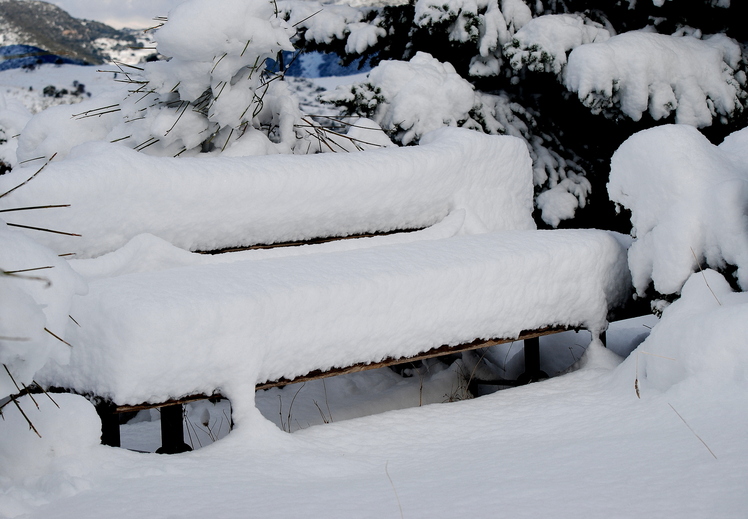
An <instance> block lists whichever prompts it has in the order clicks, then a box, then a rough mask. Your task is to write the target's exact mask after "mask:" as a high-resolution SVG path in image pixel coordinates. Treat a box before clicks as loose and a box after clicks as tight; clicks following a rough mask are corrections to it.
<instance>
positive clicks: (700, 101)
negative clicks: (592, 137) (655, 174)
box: [564, 31, 745, 127]
mask: <svg viewBox="0 0 748 519" xmlns="http://www.w3.org/2000/svg"><path fill="white" fill-rule="evenodd" d="M740 57H741V52H740V46H739V45H738V44H737V42H735V41H734V40H731V39H730V38H728V37H726V36H724V35H722V34H717V35H714V36H711V37H709V38H706V39H704V40H699V39H696V38H694V37H692V36H680V37H678V36H667V35H663V34H655V33H650V32H644V31H632V32H627V33H624V34H619V35H618V36H614V37H612V38H610V39H609V40H608V41H606V42H604V43H590V44H588V45H582V46H580V47H577V48H576V49H574V50H573V51H572V52H571V54H570V55H569V62H568V65H567V67H566V70H565V78H564V81H565V84H566V87H567V88H568V89H569V90H571V91H572V92H576V93H577V94H578V95H579V99H580V100H581V101H582V102H583V103H584V104H585V105H587V106H589V107H590V108H591V109H592V110H593V111H594V112H600V111H602V110H606V109H608V108H610V107H612V106H614V105H615V106H618V107H619V108H620V110H621V111H622V112H623V113H624V114H626V115H627V116H629V117H631V118H632V119H633V120H635V121H638V120H639V119H641V117H642V115H643V114H644V112H647V111H648V112H649V114H650V115H651V116H652V118H653V119H655V120H657V119H662V118H666V117H668V116H669V115H670V114H671V113H672V112H675V121H676V122H677V123H683V124H690V125H693V126H697V127H702V126H709V125H710V124H711V123H712V119H713V118H714V117H715V116H717V115H721V116H726V115H731V114H732V113H733V111H735V110H736V109H737V108H738V107H739V106H740V98H744V97H745V84H744V82H745V78H744V75H742V73H739V74H736V71H737V69H738V65H739V62H740ZM738 76H739V77H738ZM739 78H742V81H743V84H741V82H740V81H739V80H738V79H739Z"/></svg>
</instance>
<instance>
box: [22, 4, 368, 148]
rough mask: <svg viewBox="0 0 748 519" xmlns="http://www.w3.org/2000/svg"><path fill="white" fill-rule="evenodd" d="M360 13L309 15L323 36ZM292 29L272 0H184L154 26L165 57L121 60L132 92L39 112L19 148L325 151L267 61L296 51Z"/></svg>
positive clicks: (335, 11)
mask: <svg viewBox="0 0 748 519" xmlns="http://www.w3.org/2000/svg"><path fill="white" fill-rule="evenodd" d="M306 7H308V8H309V7H313V6H310V5H307V6H306ZM305 13H306V11H305ZM340 13H342V14H340ZM346 13H347V14H351V15H352V16H353V18H351V19H350V20H348V19H347V18H345V16H344V15H345V14H346ZM310 14H311V13H310ZM341 17H342V18H341ZM358 18H359V14H358V11H356V10H355V9H353V8H343V7H340V8H334V7H330V8H325V10H324V12H323V13H319V14H318V15H317V16H312V17H311V18H309V19H308V20H306V21H305V22H304V23H306V24H307V25H308V26H309V28H308V29H307V32H308V31H309V30H312V33H309V34H316V35H318V36H319V37H320V38H321V39H322V41H325V37H326V35H327V34H328V33H329V32H330V31H331V32H332V33H333V34H337V35H338V36H340V34H338V33H337V32H336V31H337V28H339V27H338V26H339V24H338V23H337V22H338V21H339V19H340V20H348V21H351V20H354V19H356V20H357V19H358ZM312 20H314V22H312ZM343 26H345V24H343ZM295 32H296V29H294V28H293V27H292V26H291V24H289V23H288V22H286V21H285V20H284V19H283V18H282V16H281V13H280V12H278V11H277V9H276V7H275V6H274V4H273V3H272V2H265V1H262V0H252V1H249V2H245V1H240V0H227V1H225V2H223V3H222V4H221V8H220V9H216V7H215V5H214V4H213V2H210V1H208V0H189V1H187V2H184V3H182V4H180V5H178V6H177V7H176V8H174V9H173V10H172V11H171V13H170V14H169V20H168V21H167V22H166V23H165V24H164V25H163V27H161V28H159V29H158V30H157V31H156V32H155V35H154V39H155V40H156V43H157V45H158V50H159V53H160V54H162V55H164V56H167V57H168V59H167V60H165V61H157V62H149V63H145V64H143V66H142V68H140V69H138V68H123V69H122V71H121V72H120V73H121V74H123V75H124V78H125V79H124V81H125V82H128V83H129V91H128V92H126V93H123V92H119V93H113V94H109V95H108V96H106V97H98V98H96V99H93V100H89V101H86V102H84V103H81V104H79V105H77V106H75V107H61V108H58V109H56V110H54V111H49V113H43V114H40V115H39V116H37V117H36V118H34V119H33V120H32V121H31V124H30V125H29V126H28V127H27V128H26V130H25V131H24V133H23V134H22V135H21V138H20V143H19V157H20V158H21V160H27V159H30V158H36V157H40V156H43V157H47V158H49V157H51V155H52V154H55V153H56V154H57V159H61V158H63V157H64V156H66V155H67V153H68V152H69V151H70V149H72V148H73V147H74V146H75V145H78V144H82V143H84V142H89V141H109V142H117V143H119V144H121V145H125V146H128V147H131V148H133V149H135V150H138V151H143V152H145V153H147V154H151V155H162V156H177V155H195V154H198V153H201V152H203V153H204V152H215V153H219V152H223V151H227V152H229V153H230V154H232V155H240V154H247V153H261V154H266V153H294V152H299V153H314V152H317V151H325V146H323V145H322V144H321V139H320V138H319V136H318V134H317V132H316V131H315V125H314V123H313V122H311V121H310V120H308V119H305V118H304V114H303V113H302V112H301V110H300V109H299V103H298V100H297V99H295V98H294V96H293V95H292V94H291V92H290V91H289V89H288V87H287V85H286V83H285V82H284V81H282V77H281V76H279V75H272V74H270V73H268V72H267V70H266V60H268V59H269V58H276V57H277V56H278V54H279V53H281V52H283V51H291V50H293V45H292V44H291V40H290V38H291V37H293V36H294V34H295ZM374 33H377V31H374ZM356 35H357V36H356V38H358V39H356V41H354V42H353V46H354V47H355V48H356V49H361V46H362V45H363V43H362V41H364V40H367V41H368V40H369V39H371V38H373V37H375V36H376V34H372V31H368V32H367V31H366V30H364V29H363V28H361V29H360V30H357V31H356Z"/></svg>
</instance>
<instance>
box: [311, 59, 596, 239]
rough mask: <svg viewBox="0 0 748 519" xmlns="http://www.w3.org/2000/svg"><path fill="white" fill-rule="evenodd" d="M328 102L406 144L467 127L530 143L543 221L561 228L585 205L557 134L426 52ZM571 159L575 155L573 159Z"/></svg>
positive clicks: (389, 65) (582, 187) (576, 172)
mask: <svg viewBox="0 0 748 519" xmlns="http://www.w3.org/2000/svg"><path fill="white" fill-rule="evenodd" d="M323 100H325V101H327V102H330V103H333V104H336V105H338V106H343V107H344V108H345V109H346V110H347V111H348V113H349V114H365V115H366V116H368V117H371V118H372V119H373V120H374V121H376V122H377V123H378V124H379V125H380V126H381V127H382V128H384V129H385V130H388V131H392V132H393V133H394V139H395V140H396V141H398V142H400V143H402V144H413V143H417V142H418V141H419V139H420V137H421V136H422V135H423V134H425V133H426V132H429V131H432V130H434V129H437V128H440V127H442V126H462V127H465V128H470V129H473V130H477V131H481V132H484V133H488V134H492V135H503V134H507V135H512V136H515V137H519V138H521V139H523V140H524V141H525V142H526V143H527V147H528V150H529V152H530V156H531V157H532V159H533V181H534V184H535V186H536V187H537V190H538V191H539V192H542V194H541V195H540V196H538V198H537V205H538V207H539V209H540V210H541V218H542V219H543V221H545V222H546V223H547V224H549V225H552V226H554V227H555V226H558V224H559V223H560V222H561V220H565V219H569V218H572V217H573V216H574V214H575V212H576V210H577V209H578V208H579V207H584V206H585V204H586V200H587V197H588V196H589V193H590V189H591V186H590V183H589V181H588V180H587V179H586V178H585V177H584V172H583V170H582V168H581V167H580V166H579V164H578V163H576V162H575V161H574V160H573V159H569V158H564V157H563V156H562V155H561V153H559V151H557V150H559V149H561V150H562V149H563V146H562V145H561V144H560V143H559V142H558V140H555V139H554V137H553V136H551V135H548V134H544V133H542V132H537V130H536V127H535V126H536V122H535V116H534V115H533V113H532V112H530V111H528V110H526V109H525V108H523V107H522V106H521V105H519V104H517V103H512V102H511V100H510V99H509V98H508V97H507V96H506V95H501V94H500V95H490V94H486V93H483V92H480V91H476V90H475V89H474V88H473V86H472V85H471V84H470V83H469V82H468V81H467V80H465V79H463V78H462V77H461V76H460V75H459V74H457V72H456V71H455V69H454V67H453V66H452V65H451V64H449V63H440V62H439V61H438V60H436V59H434V58H433V57H432V56H431V55H429V54H426V53H424V52H419V53H417V54H416V56H414V57H413V58H412V59H411V60H410V61H394V60H392V61H385V62H382V63H380V64H379V65H378V66H377V67H375V68H374V69H373V70H372V71H371V72H370V73H369V75H368V77H367V80H366V81H365V82H362V83H354V84H352V85H346V86H343V87H339V88H338V89H337V90H336V91H334V92H332V93H330V94H327V95H326V96H323ZM567 157H568V155H567Z"/></svg>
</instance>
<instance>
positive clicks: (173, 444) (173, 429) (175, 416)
mask: <svg viewBox="0 0 748 519" xmlns="http://www.w3.org/2000/svg"><path fill="white" fill-rule="evenodd" d="M160 411H161V447H160V448H159V449H158V450H157V451H156V452H157V453H158V454H177V453H179V452H187V451H191V450H192V448H191V447H190V446H189V445H187V444H186V443H184V429H183V428H182V415H183V409H182V404H174V405H167V406H164V407H161V408H160Z"/></svg>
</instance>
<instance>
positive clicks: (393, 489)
mask: <svg viewBox="0 0 748 519" xmlns="http://www.w3.org/2000/svg"><path fill="white" fill-rule="evenodd" d="M388 464H389V460H387V461H386V462H385V463H384V473H385V474H387V479H389V480H390V485H392V491H393V492H394V493H395V499H396V500H397V508H398V509H399V510H400V519H404V517H405V516H404V515H403V505H402V504H400V496H399V495H397V489H396V488H395V483H393V482H392V477H390V471H389V470H387V465H388Z"/></svg>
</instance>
